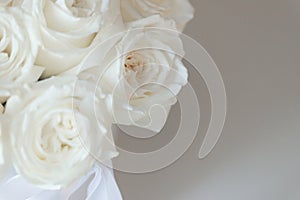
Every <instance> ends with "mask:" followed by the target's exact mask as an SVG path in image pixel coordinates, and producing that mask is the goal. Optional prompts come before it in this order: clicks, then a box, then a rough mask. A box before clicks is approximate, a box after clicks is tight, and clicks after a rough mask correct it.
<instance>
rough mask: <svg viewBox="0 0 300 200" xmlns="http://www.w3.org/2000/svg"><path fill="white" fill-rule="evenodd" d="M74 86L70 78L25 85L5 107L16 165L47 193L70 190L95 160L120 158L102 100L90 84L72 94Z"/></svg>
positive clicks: (108, 116)
mask: <svg viewBox="0 0 300 200" xmlns="http://www.w3.org/2000/svg"><path fill="white" fill-rule="evenodd" d="M74 83H75V79H73V78H69V77H61V78H60V77H59V78H51V79H47V80H45V81H42V82H39V83H37V84H35V85H32V86H30V87H29V86H26V87H25V89H24V91H22V92H21V93H20V94H19V95H15V96H12V97H11V98H10V99H9V100H8V102H7V104H6V113H5V114H6V116H7V117H8V118H9V119H10V120H11V122H10V124H9V128H8V133H9V135H10V141H11V145H12V147H13V151H12V153H13V156H12V159H13V161H12V162H13V165H14V167H15V168H16V171H17V172H18V173H20V174H21V175H22V176H23V177H24V178H26V179H27V180H28V181H30V182H31V183H33V184H36V185H38V186H40V187H42V188H45V189H59V188H62V187H66V186H68V185H69V184H70V183H72V182H73V181H74V180H76V179H77V178H79V177H81V176H82V175H85V174H86V173H87V172H88V171H89V170H90V169H91V167H92V166H93V164H94V163H95V162H96V159H95V158H94V156H96V157H97V159H99V160H101V161H103V162H104V161H106V160H110V159H111V158H112V157H114V156H116V152H115V148H114V145H113V144H112V143H110V142H111V141H110V140H108V139H111V138H110V137H111V127H110V126H111V117H110V115H109V114H108V113H107V110H106V109H107V108H106V107H105V104H104V102H103V101H104V100H103V99H99V98H98V99H94V97H93V93H92V92H90V91H93V92H94V90H92V89H91V88H90V87H91V86H90V85H89V84H86V83H81V82H79V83H80V84H78V82H76V88H77V89H78V90H76V91H77V92H76V93H74ZM94 100H95V102H96V103H97V106H96V110H94V106H93V103H94ZM94 113H96V114H97V117H94ZM96 119H97V120H96ZM91 153H92V154H91Z"/></svg>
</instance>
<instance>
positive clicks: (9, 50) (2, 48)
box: [0, 7, 43, 103]
mask: <svg viewBox="0 0 300 200" xmlns="http://www.w3.org/2000/svg"><path fill="white" fill-rule="evenodd" d="M35 36H36V29H35V26H34V19H32V18H31V17H30V16H29V15H27V14H25V13H24V12H22V11H21V10H20V9H18V8H11V7H9V8H2V7H0V103H1V102H2V100H3V99H5V98H4V97H9V96H10V95H11V92H12V91H14V89H16V88H18V87H19V86H21V85H23V84H25V83H30V82H35V81H36V80H38V78H39V77H40V75H41V74H42V71H43V68H41V67H37V66H34V65H33V64H34V60H35V58H36V54H37V51H38V43H36V41H35V39H36V37H35Z"/></svg>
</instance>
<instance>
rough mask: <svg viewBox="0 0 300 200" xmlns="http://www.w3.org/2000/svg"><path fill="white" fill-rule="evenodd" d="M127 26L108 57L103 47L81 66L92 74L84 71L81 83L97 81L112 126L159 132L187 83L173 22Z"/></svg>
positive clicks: (147, 21) (151, 21) (152, 19)
mask: <svg viewBox="0 0 300 200" xmlns="http://www.w3.org/2000/svg"><path fill="white" fill-rule="evenodd" d="M129 26H130V27H129V31H127V32H126V33H125V34H124V36H123V37H122V38H121V40H120V41H119V42H118V43H117V44H116V45H114V46H113V47H112V49H111V50H110V51H109V52H108V53H107V56H106V57H103V55H102V54H101V53H103V51H101V50H103V46H101V45H100V46H99V47H98V48H97V49H96V50H95V52H93V53H92V54H91V59H90V60H89V59H87V60H86V61H85V63H86V64H87V65H89V66H92V68H90V69H87V70H83V71H82V72H81V74H80V75H79V77H80V78H82V79H87V77H93V76H94V78H89V79H90V80H93V81H94V82H96V83H98V81H99V83H98V84H99V87H101V89H102V92H104V93H106V94H111V97H112V98H111V103H112V104H111V106H112V108H111V110H112V112H113V116H114V120H115V123H119V124H124V125H136V126H140V127H143V128H148V129H151V130H153V131H160V130H161V128H162V127H163V126H164V123H165V121H166V119H167V115H168V112H169V109H170V106H171V105H173V104H174V103H176V95H177V94H178V93H179V91H180V89H181V87H182V86H183V85H185V84H186V83H187V76H188V75H187V70H186V68H185V67H184V65H183V64H182V62H181V58H182V56H183V54H184V52H183V46H182V42H181V40H180V37H179V34H178V32H176V31H174V30H175V29H176V27H175V24H174V23H173V21H172V20H164V19H163V18H161V17H159V16H152V17H149V18H146V19H143V20H141V21H136V22H134V23H131V24H129ZM137 28H138V29H137ZM166 28H169V29H166ZM97 54H98V55H99V60H97V58H96V55H97ZM100 55H101V56H100ZM101 59H102V60H101ZM99 63H101V66H99ZM105 63H106V64H105ZM83 65H84V64H83ZM89 66H85V67H86V68H89ZM93 66H96V67H93ZM157 106H159V107H160V108H162V109H163V111H161V109H156V108H155V107H157Z"/></svg>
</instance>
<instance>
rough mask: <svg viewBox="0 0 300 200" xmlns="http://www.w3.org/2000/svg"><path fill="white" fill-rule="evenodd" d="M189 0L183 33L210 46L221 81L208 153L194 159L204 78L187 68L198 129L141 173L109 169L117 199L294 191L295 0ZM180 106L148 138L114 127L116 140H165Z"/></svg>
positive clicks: (298, 61)
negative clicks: (223, 115) (223, 102)
mask: <svg viewBox="0 0 300 200" xmlns="http://www.w3.org/2000/svg"><path fill="white" fill-rule="evenodd" d="M192 3H193V5H194V6H195V8H196V16H195V19H194V20H193V21H192V22H191V23H190V24H189V25H188V26H187V28H186V31H185V33H186V34H187V35H189V36H191V37H192V38H194V39H196V40H197V41H198V42H199V43H200V44H202V45H203V46H204V47H205V48H206V50H207V51H208V52H209V53H210V55H211V56H212V57H213V59H214V61H215V62H216V64H217V65H218V67H219V69H220V71H221V73H222V76H223V79H224V82H225V86H226V89H227V95H228V116H227V120H226V124H225V127H224V131H223V134H222V136H221V139H220V140H219V142H218V144H217V146H216V147H215V149H214V150H213V152H212V153H211V154H210V155H209V156H208V157H207V158H205V159H204V160H199V159H197V156H198V152H199V148H200V144H201V142H202V140H203V137H204V134H205V131H206V129H207V125H208V122H209V118H210V108H209V107H210V100H209V95H208V92H207V88H206V86H205V84H204V82H203V80H201V79H200V78H199V77H198V76H197V75H195V73H192V68H189V69H190V82H191V83H192V85H193V87H194V89H195V91H196V92H197V95H198V97H199V100H200V107H201V117H202V119H201V122H200V125H201V127H200V131H199V133H198V136H197V138H196V140H195V141H194V143H193V145H192V146H191V147H190V148H189V150H188V151H187V152H186V153H185V154H184V156H182V157H181V158H180V159H179V160H178V161H177V162H175V163H174V164H173V165H171V166H169V167H167V168H165V169H162V170H159V171H156V172H153V173H148V174H142V175H135V174H127V173H123V172H116V173H115V174H116V179H117V182H118V184H119V186H120V189H121V192H122V194H123V196H124V200H153V199H157V200H298V199H300V78H299V75H300V1H299V0H193V1H192ZM179 110H180V108H179V106H178V105H176V106H175V107H174V108H173V109H172V111H171V115H170V118H169V120H168V122H167V125H166V127H165V129H164V130H163V131H162V133H161V134H160V135H158V136H156V137H154V138H151V139H149V140H138V139H134V138H131V137H129V136H126V135H125V134H122V133H121V131H120V130H119V129H118V128H116V131H117V132H118V135H119V136H118V139H117V144H118V145H119V146H121V147H124V148H125V149H128V150H131V151H135V152H147V151H149V150H154V149H158V148H159V147H162V146H164V145H165V144H167V143H168V141H170V139H172V137H173V136H172V135H170V133H172V132H173V131H172V130H174V129H176V126H175V125H176V124H177V121H178V120H179V118H178V116H179V115H180V111H179ZM174 126H175V127H174ZM118 130H119V131H118Z"/></svg>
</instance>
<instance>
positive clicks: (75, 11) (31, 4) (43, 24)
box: [22, 0, 121, 77]
mask: <svg viewBox="0 0 300 200" xmlns="http://www.w3.org/2000/svg"><path fill="white" fill-rule="evenodd" d="M22 7H23V9H25V10H26V11H27V12H28V13H30V14H31V15H33V16H34V17H35V18H37V19H39V27H40V32H41V37H42V41H41V48H40V51H39V53H38V57H37V59H36V64H38V65H40V66H44V67H45V68H46V70H45V73H44V74H43V76H44V77H49V76H51V75H57V74H59V73H61V72H65V71H66V70H68V69H71V68H72V67H74V66H77V65H78V64H79V63H80V62H81V61H82V59H83V58H84V57H85V56H86V55H87V54H88V53H89V51H90V50H91V49H92V48H93V47H94V45H95V44H97V43H98V39H97V36H98V34H101V30H102V29H103V28H105V27H107V26H111V25H112V24H115V23H121V21H120V14H119V13H120V5H119V0H113V1H107V0H24V2H23V5H22ZM55 66H56V67H55Z"/></svg>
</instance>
